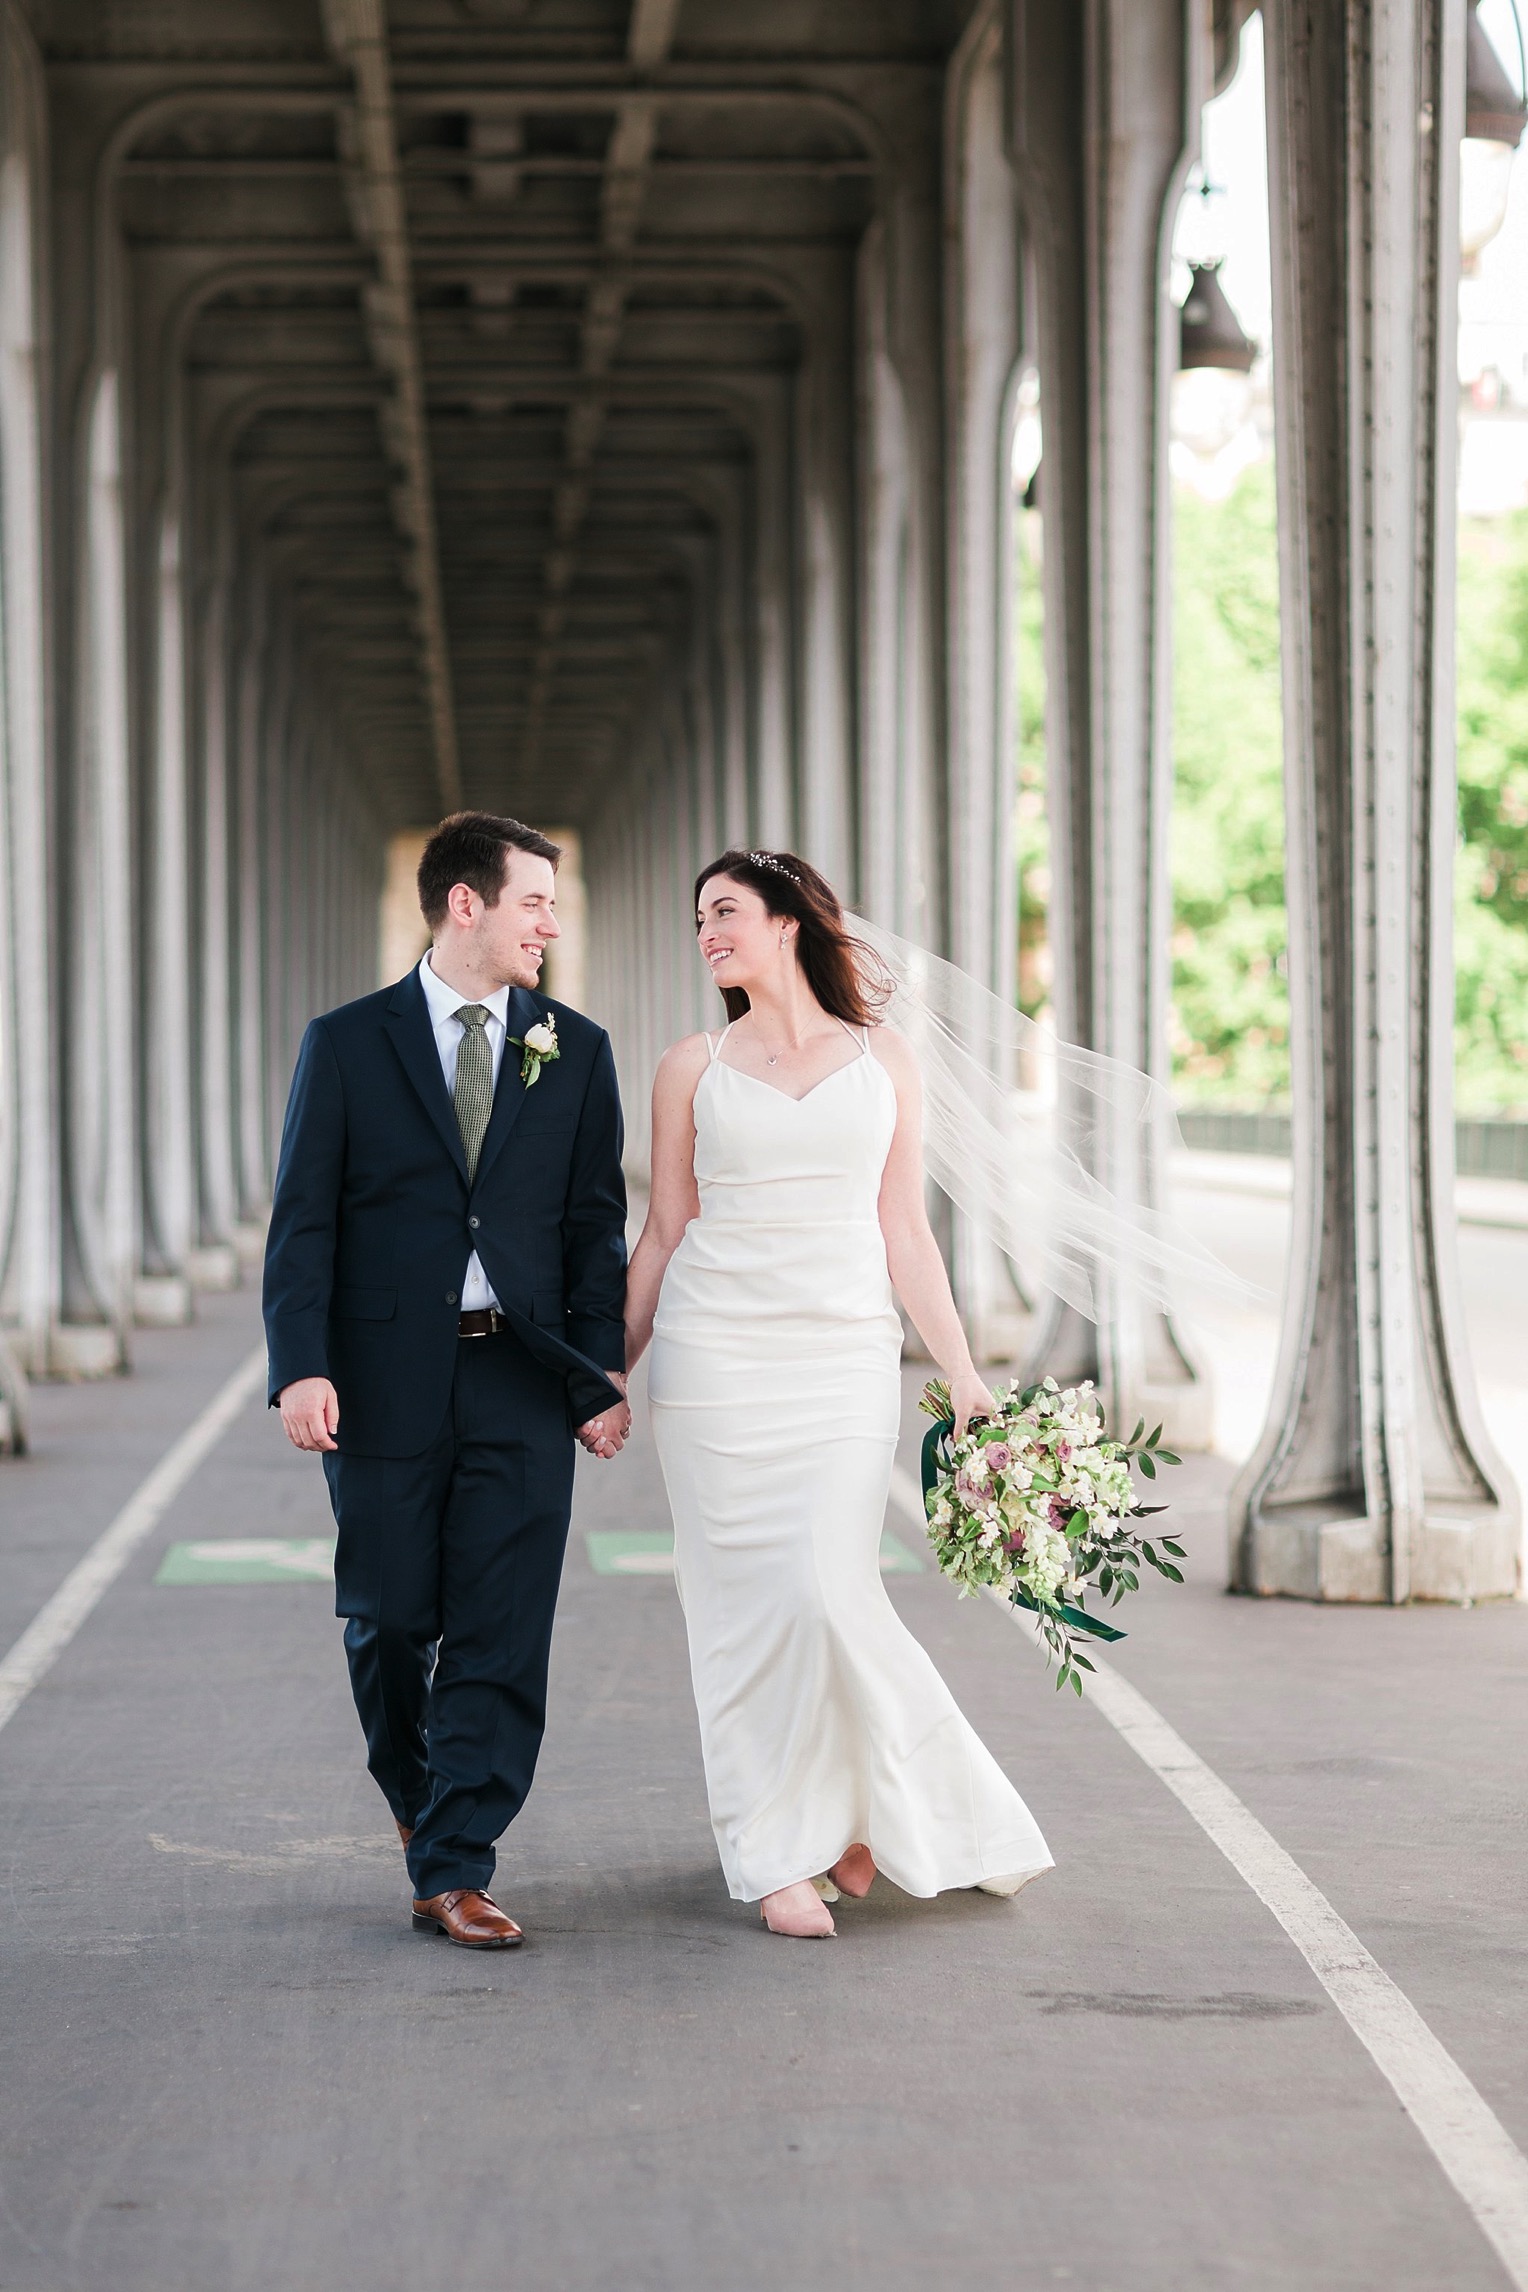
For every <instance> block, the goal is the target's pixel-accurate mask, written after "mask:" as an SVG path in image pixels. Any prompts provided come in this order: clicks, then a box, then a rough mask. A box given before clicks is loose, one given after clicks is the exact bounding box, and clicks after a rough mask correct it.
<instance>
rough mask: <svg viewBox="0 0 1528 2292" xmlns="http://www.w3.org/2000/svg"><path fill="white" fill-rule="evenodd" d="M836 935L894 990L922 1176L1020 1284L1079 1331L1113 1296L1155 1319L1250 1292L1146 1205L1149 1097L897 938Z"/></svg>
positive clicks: (1158, 1130) (1151, 1135) (1158, 1138)
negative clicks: (1072, 1319) (918, 1094)
mask: <svg viewBox="0 0 1528 2292" xmlns="http://www.w3.org/2000/svg"><path fill="white" fill-rule="evenodd" d="M844 921H845V923H846V925H847V927H848V929H849V930H850V931H851V932H852V933H853V934H854V936H855V937H856V938H857V939H859V940H860V941H862V942H863V943H864V945H865V946H866V947H868V948H869V949H870V951H871V952H872V954H874V955H875V956H876V957H877V958H878V959H879V961H880V963H881V965H882V966H883V968H884V970H885V972H886V974H887V976H888V978H889V979H890V981H891V985H892V992H891V994H890V997H889V999H888V1000H887V1001H886V1003H885V1004H884V1005H883V1007H882V1016H883V1017H884V1018H885V1019H887V1020H889V1021H890V1023H891V1024H892V1025H893V1026H895V1027H896V1028H897V1029H898V1030H899V1032H901V1033H902V1034H903V1035H905V1036H906V1037H907V1039H908V1041H909V1042H910V1043H911V1045H912V1046H913V1049H914V1050H915V1052H916V1053H917V1057H918V1064H919V1067H920V1070H921V1072H922V1077H923V1095H924V1114H923V1146H924V1158H925V1162H926V1164H927V1168H928V1171H929V1174H930V1176H931V1177H933V1178H934V1179H935V1180H936V1182H937V1183H938V1184H939V1185H940V1186H941V1187H942V1188H943V1190H944V1192H945V1193H946V1194H948V1196H949V1197H950V1200H951V1201H952V1202H953V1203H954V1204H955V1205H956V1207H957V1208H958V1209H960V1210H962V1211H964V1212H965V1214H966V1216H967V1217H969V1218H970V1219H971V1220H972V1221H973V1223H974V1224H975V1225H976V1227H977V1228H978V1229H979V1230H980V1231H981V1232H983V1233H985V1234H987V1235H988V1236H990V1238H991V1239H992V1240H993V1241H994V1242H995V1243H996V1244H997V1245H998V1247H999V1248H1000V1249H1001V1250H1003V1251H1004V1252H1005V1254H1006V1255H1007V1256H1008V1257H1009V1258H1010V1259H1011V1260H1012V1262H1013V1264H1014V1266H1015V1267H1016V1268H1017V1270H1018V1272H1019V1275H1020V1278H1021V1280H1022V1281H1024V1282H1025V1283H1026V1284H1033V1285H1035V1286H1036V1287H1039V1288H1043V1289H1047V1290H1050V1291H1052V1292H1053V1293H1054V1294H1055V1295H1056V1296H1057V1297H1060V1298H1063V1299H1064V1300H1065V1301H1066V1303H1067V1304H1069V1305H1073V1306H1075V1307H1076V1309H1077V1311H1078V1312H1079V1313H1081V1314H1084V1315H1085V1316H1086V1317H1087V1319H1088V1320H1090V1321H1101V1320H1102V1319H1104V1317H1105V1314H1106V1312H1107V1310H1108V1305H1109V1302H1110V1300H1111V1299H1114V1300H1118V1299H1119V1298H1121V1297H1122V1296H1133V1297H1134V1298H1136V1299H1137V1300H1139V1301H1142V1302H1145V1303H1148V1304H1150V1305H1155V1306H1159V1307H1163V1308H1166V1307H1168V1306H1169V1305H1178V1304H1182V1303H1184V1302H1185V1301H1191V1299H1192V1297H1193V1295H1194V1294H1195V1293H1204V1292H1210V1293H1213V1294H1216V1295H1219V1296H1221V1297H1234V1298H1236V1299H1237V1300H1238V1301H1239V1302H1242V1303H1245V1302H1247V1300H1248V1299H1249V1298H1251V1297H1254V1296H1255V1295H1257V1294H1258V1293H1257V1292H1256V1291H1255V1290H1254V1289H1253V1288H1252V1286H1251V1285H1250V1284H1249V1283H1247V1282H1245V1281H1243V1280H1242V1279H1241V1278H1240V1277H1239V1276H1238V1275H1236V1274H1234V1273H1232V1272H1231V1270H1230V1268H1229V1267H1227V1266H1225V1265H1222V1263H1221V1262H1220V1260H1219V1258H1217V1257H1216V1256H1215V1255H1214V1254H1213V1252H1212V1251H1210V1250H1208V1249H1206V1248H1205V1246H1204V1244H1203V1243H1202V1242H1201V1241H1199V1240H1198V1238H1197V1237H1196V1236H1195V1235H1194V1234H1193V1233H1192V1232H1191V1231H1190V1230H1189V1228H1188V1227H1187V1226H1186V1225H1184V1224H1183V1223H1182V1222H1181V1221H1180V1220H1178V1219H1176V1218H1174V1217H1172V1216H1171V1215H1170V1214H1169V1213H1168V1212H1167V1211H1165V1210H1164V1209H1162V1208H1160V1207H1158V1206H1157V1205H1156V1204H1154V1203H1153V1202H1152V1201H1150V1200H1148V1199H1147V1198H1146V1193H1145V1190H1144V1189H1145V1188H1146V1187H1147V1186H1149V1185H1150V1183H1151V1174H1152V1172H1153V1171H1156V1172H1158V1173H1160V1172H1161V1171H1162V1170H1163V1168H1164V1157H1165V1156H1166V1154H1167V1153H1168V1151H1169V1150H1170V1148H1171V1146H1173V1145H1174V1144H1176V1143H1177V1139H1178V1126H1177V1121H1176V1118H1175V1116H1174V1113H1173V1108H1172V1101H1171V1099H1170V1098H1169V1096H1168V1094H1167V1092H1166V1091H1165V1090H1164V1089H1163V1087H1162V1085H1161V1084H1160V1083H1158V1082H1153V1081H1152V1079H1151V1077H1150V1076H1149V1075H1145V1074H1142V1073H1140V1072H1139V1070H1138V1069H1137V1068H1135V1067H1132V1066H1127V1065H1125V1064H1124V1062H1123V1061H1122V1060H1120V1059H1113V1058H1106V1057H1104V1056H1103V1055H1102V1054H1101V1053H1099V1052H1097V1051H1089V1050H1082V1049H1080V1048H1079V1047H1078V1046H1077V1045H1076V1044H1075V1043H1068V1042H1063V1041H1061V1040H1059V1039H1058V1038H1057V1037H1056V1036H1055V1035H1053V1034H1051V1033H1050V1031H1049V1030H1048V1029H1047V1028H1044V1027H1042V1026H1039V1025H1038V1024H1037V1023H1036V1022H1035V1021H1034V1020H1033V1019H1030V1018H1026V1016H1025V1015H1024V1013H1023V1012H1022V1011H1019V1010H1015V1009H1014V1008H1012V1007H1011V1006H1010V1005H1009V1004H1007V1003H1005V1002H1004V1001H1003V1000H1002V998H1001V997H1000V996H998V995H995V994H993V993H992V991H991V989H990V988H988V987H984V986H982V985H981V984H980V982H979V981H977V980H976V979H973V978H972V977H971V976H970V974H969V973H968V972H965V971H962V970H959V969H957V967H956V966H955V965H954V964H953V963H946V962H944V961H942V960H941V959H940V957H939V956H937V955H930V954H929V953H928V952H927V951H926V949H924V948H921V947H918V946H916V945H915V944H914V943H913V942H912V941H911V940H908V939H903V938H900V937H899V936H898V935H897V933H896V932H894V931H886V930H883V929H882V928H881V926H880V925H879V924H875V923H871V922H868V921H867V920H866V918H865V917H863V916H860V915H853V914H846V915H845V917H844Z"/></svg>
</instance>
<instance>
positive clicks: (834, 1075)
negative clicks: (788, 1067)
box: [708, 1043, 870, 1106]
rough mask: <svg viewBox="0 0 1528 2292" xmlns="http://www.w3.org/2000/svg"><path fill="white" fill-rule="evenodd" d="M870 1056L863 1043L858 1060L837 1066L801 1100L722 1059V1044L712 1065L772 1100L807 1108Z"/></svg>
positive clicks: (788, 1091)
mask: <svg viewBox="0 0 1528 2292" xmlns="http://www.w3.org/2000/svg"><path fill="white" fill-rule="evenodd" d="M869 1056H870V1045H869V1044H868V1043H861V1044H860V1047H859V1056H858V1057H857V1058H846V1059H845V1060H844V1063H843V1065H842V1066H835V1067H834V1068H833V1069H832V1070H831V1072H830V1073H828V1074H825V1075H823V1076H822V1077H821V1079H820V1080H819V1081H817V1082H814V1083H813V1085H812V1087H811V1089H810V1090H804V1091H803V1092H802V1093H801V1096H800V1097H799V1098H798V1097H797V1096H796V1094H795V1092H794V1091H790V1090H781V1089H780V1088H779V1086H778V1085H777V1084H776V1083H773V1082H765V1081H764V1080H763V1078H762V1076H760V1075H757V1074H750V1073H749V1072H748V1070H747V1068H746V1067H741V1066H734V1065H733V1064H732V1063H731V1061H730V1060H729V1059H724V1058H723V1057H722V1053H721V1045H720V1043H718V1044H717V1046H716V1049H715V1051H714V1053H713V1054H712V1058H711V1065H712V1066H719V1067H722V1068H724V1069H725V1071H726V1072H727V1073H728V1074H735V1075H738V1076H740V1077H741V1079H742V1080H743V1081H744V1082H751V1083H754V1084H756V1085H757V1087H758V1088H759V1089H760V1090H767V1091H768V1092H769V1095H770V1097H771V1098H783V1099H784V1101H785V1103H786V1105H787V1106H805V1104H806V1102H807V1100H808V1099H809V1098H815V1097H816V1096H817V1093H818V1091H819V1090H825V1089H826V1088H827V1086H828V1084H829V1083H830V1082H835V1081H836V1080H837V1079H838V1077H839V1075H841V1074H852V1072H853V1071H854V1069H855V1067H857V1066H858V1065H860V1063H861V1062H862V1061H863V1060H865V1059H867V1058H869ZM708 1071H709V1069H708Z"/></svg>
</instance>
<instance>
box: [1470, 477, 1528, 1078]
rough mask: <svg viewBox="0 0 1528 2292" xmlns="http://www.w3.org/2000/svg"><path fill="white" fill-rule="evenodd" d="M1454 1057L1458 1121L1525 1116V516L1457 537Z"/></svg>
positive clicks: (1481, 523) (1473, 524) (1474, 525)
mask: <svg viewBox="0 0 1528 2292" xmlns="http://www.w3.org/2000/svg"><path fill="white" fill-rule="evenodd" d="M1458 662H1459V669H1458V674H1459V830H1460V842H1459V860H1458V867H1457V871H1456V874H1455V879H1454V880H1455V898H1456V913H1455V937H1454V954H1455V963H1456V966H1457V979H1456V995H1455V1005H1454V1009H1455V1029H1454V1061H1455V1084H1456V1089H1457V1092H1458V1100H1459V1108H1460V1111H1461V1113H1465V1114H1489V1113H1500V1112H1503V1111H1508V1110H1510V1111H1513V1112H1517V1113H1522V1112H1524V1111H1528V511H1524V510H1519V511H1517V512H1516V513H1515V514H1514V515H1513V516H1511V517H1504V518H1491V519H1485V518H1470V519H1464V520H1462V521H1461V523H1460V529H1459V640H1458Z"/></svg>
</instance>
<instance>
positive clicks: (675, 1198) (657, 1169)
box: [626, 1035, 710, 1375]
mask: <svg viewBox="0 0 1528 2292" xmlns="http://www.w3.org/2000/svg"><path fill="white" fill-rule="evenodd" d="M709 1056H710V1051H709V1046H708V1045H707V1042H706V1038H705V1036H704V1035H688V1036H686V1038H685V1040H684V1041H683V1042H682V1043H675V1044H674V1045H673V1047H672V1049H670V1050H666V1051H665V1052H664V1054H663V1056H662V1058H661V1059H660V1060H659V1061H658V1072H657V1074H656V1075H655V1076H654V1078H653V1148H652V1191H651V1193H650V1194H649V1195H648V1200H647V1222H646V1224H645V1225H644V1226H643V1228H642V1239H641V1240H640V1241H639V1242H638V1244H637V1246H636V1248H635V1249H634V1250H633V1251H632V1253H631V1266H630V1269H629V1271H628V1273H627V1276H626V1369H627V1374H628V1375H629V1374H630V1372H631V1371H632V1370H633V1369H634V1368H635V1367H636V1365H637V1363H638V1362H639V1361H640V1360H641V1358H642V1355H643V1354H644V1353H645V1352H646V1350H647V1344H648V1340H649V1338H650V1337H651V1336H652V1333H653V1315H654V1314H655V1313H656V1312H657V1310H658V1291H659V1290H660V1288H661V1287H662V1286H663V1276H664V1274H665V1272H666V1271H667V1268H668V1261H669V1259H670V1258H671V1257H672V1256H673V1254H674V1252H675V1250H676V1249H677V1248H678V1247H679V1244H680V1242H681V1240H682V1239H683V1238H684V1229H685V1227H686V1226H687V1225H688V1224H689V1222H690V1220H691V1219H692V1218H696V1217H699V1215H700V1197H699V1195H698V1194H697V1192H696V1190H695V1086H696V1084H697V1083H698V1082H699V1081H700V1078H701V1076H702V1075H703V1074H704V1073H705V1071H706V1061H707V1059H708V1057H709Z"/></svg>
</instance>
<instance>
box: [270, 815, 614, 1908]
mask: <svg viewBox="0 0 1528 2292" xmlns="http://www.w3.org/2000/svg"><path fill="white" fill-rule="evenodd" d="M559 857H560V852H559V848H558V846H557V845H556V844H554V843H552V842H550V841H549V840H548V839H547V837H545V836H542V835H538V834H537V833H536V831H535V830H534V829H533V828H526V827H522V826H521V824H520V823H519V821H518V820H506V819H499V818H496V817H495V816H494V815H493V814H492V813H489V812H457V813H454V814H453V815H452V817H451V818H450V819H448V820H444V821H442V823H441V825H440V827H439V828H438V829H437V830H436V832H435V834H434V835H433V836H432V837H431V838H430V840H429V842H428V843H427V844H426V846H425V849H424V855H423V857H422V859H421V860H420V863H419V904H420V907H421V908H422V909H423V911H424V916H425V920H426V922H427V923H428V924H429V926H430V929H431V931H432V933H433V935H434V944H433V945H432V947H431V948H430V950H429V952H428V953H427V954H426V955H425V957H424V959H423V960H422V962H421V963H420V965H419V967H418V969H417V970H416V971H411V972H410V973H409V974H408V976H407V978H405V979H401V980H400V981H399V982H398V984H397V986H395V987H387V988H384V989H383V990H382V992H381V993H380V994H376V995H367V996H364V997H363V998H362V999H361V1001H360V1002H357V1003H347V1004H346V1005H345V1006H344V1007H343V1008H342V1009H340V1010H337V1011H330V1012H328V1013H327V1014H326V1016H324V1017H323V1018H319V1019H315V1020H314V1021H313V1023H312V1025H311V1026H310V1027H309V1028H308V1031H307V1034H306V1035H305V1036H304V1038H303V1045H302V1050H301V1053H300V1055H299V1057H298V1061H297V1072H296V1075H295V1077H294V1079H293V1083H292V1095H291V1100H290V1102H289V1104H288V1107H287V1118H286V1129H285V1133H284V1135H283V1138H282V1142H281V1163H280V1168H279V1170H278V1171H277V1176H276V1194H275V1202H274V1205H273V1207H272V1211H271V1226H270V1240H269V1243H268V1245H267V1250H266V1260H265V1329H266V1338H267V1342H268V1344H269V1348H270V1398H271V1405H272V1406H273V1407H275V1406H278V1405H279V1407H280V1410H281V1419H282V1423H283V1425H284V1426H285V1428H286V1431H287V1434H288V1436H289V1438H290V1439H291V1440H292V1442H293V1443H294V1445H295V1446H296V1447H298V1448H301V1449H312V1450H318V1451H321V1452H322V1454H323V1459H324V1472H325V1474H326V1476H327V1478H328V1482H329V1494H330V1498H331V1500H332V1502H333V1506H334V1517H335V1521H336V1523H337V1526H338V1531H339V1534H338V1548H337V1551H336V1554H335V1564H334V1574H335V1584H336V1588H337V1595H338V1596H337V1598H336V1602H335V1606H336V1611H337V1613H338V1614H340V1615H342V1616H344V1617H345V1618H346V1623H345V1652H346V1654H347V1656H348V1657H349V1660H350V1680H351V1686H352V1688H353V1690H354V1693H355V1701H356V1709H357V1711H358V1712H359V1713H360V1718H361V1726H362V1728H363V1729H364V1731H365V1735H366V1746H367V1754H368V1756H367V1764H368V1766H369V1767H370V1769H371V1772H372V1774H373V1775H375V1777H376V1779H377V1781H378V1783H379V1784H380V1785H381V1787H382V1791H383V1794H384V1796H385V1797H386V1799H387V1802H388V1805H389V1806H390V1807H391V1808H392V1811H393V1815H394V1818H395V1820H396V1822H397V1825H398V1830H399V1834H400V1836H401V1837H402V1840H403V1843H404V1847H405V1849H406V1851H407V1855H408V1866H409V1873H410V1876H411V1877H412V1879H413V1884H414V1896H415V1900H414V1924H415V1926H416V1928H419V1929H421V1930H422V1931H425V1932H439V1933H442V1934H444V1935H445V1936H446V1938H447V1940H448V1941H452V1942H458V1943H461V1944H462V1945H464V1946H465V1947H467V1948H470V1949H505V1948H509V1947H512V1946H513V1945H514V1944H516V1943H518V1942H519V1941H520V1940H521V1938H522V1937H521V1932H520V1928H519V1927H518V1926H517V1925H516V1924H515V1922H514V1920H513V1919H512V1918H509V1917H506V1916H505V1914H504V1912H503V1911H502V1910H501V1909H500V1908H499V1907H498V1905H497V1904H496V1903H495V1902H494V1901H493V1900H492V1899H491V1897H490V1896H489V1894H488V1893H487V1891H486V1889H487V1886H488V1882H489V1880H490V1879H491V1878H492V1876H493V1868H494V1841H495V1840H496V1839H497V1838H498V1837H499V1836H500V1834H501V1833H502V1832H503V1831H504V1830H505V1829H506V1828H507V1826H508V1825H509V1823H510V1822H511V1821H512V1820H513V1819H514V1817H515V1815H516V1814H517V1813H518V1812H519V1810H520V1807H521V1805H522V1804H523V1802H524V1799H525V1795H526V1793H527V1791H528V1790H529V1789H530V1784H531V1776H532V1774H533V1772H534V1770H535V1765H536V1754H537V1752H538V1750H539V1749H540V1746H541V1735H542V1729H543V1726H544V1724H545V1719H546V1680H547V1659H548V1654H549V1649H550V1642H551V1633H552V1610H553V1607H554V1605H555V1603H556V1599H557V1586H558V1579H559V1576H560V1574H561V1570H562V1556H563V1546H564V1543H565V1542H566V1539H567V1533H568V1513H569V1508H570V1506H571V1502H572V1490H573V1442H574V1438H575V1428H576V1437H577V1438H578V1439H579V1440H580V1441H581V1442H582V1443H583V1445H584V1447H585V1448H586V1449H588V1450H589V1451H590V1452H591V1453H592V1454H593V1455H596V1456H604V1457H609V1456H614V1455H615V1454H616V1453H617V1452H618V1451H619V1450H620V1448H621V1447H622V1446H623V1445H624V1443H625V1440H626V1437H627V1434H628V1433H629V1431H630V1428H631V1415H630V1411H629V1410H628V1408H627V1406H626V1401H625V1397H624V1394H625V1379H624V1377H623V1376H622V1375H621V1366H622V1363H623V1361H624V1359H625V1350H624V1338H623V1331H622V1307H623V1299H624V1292H625V1280H626V1240H625V1234H626V1190H625V1185H624V1182H623V1180H622V1176H621V1108H620V1100H619V1098H618V1096H617V1094H616V1079H615V1063H614V1060H613V1059H612V1057H611V1052H610V1041H609V1037H608V1036H607V1035H606V1034H605V1033H604V1032H603V1030H602V1029H601V1028H599V1027H597V1026H595V1025H594V1023H593V1022H592V1020H589V1019H586V1018H583V1017H581V1016H580V1015H579V1013H578V1012H576V1011H572V1010H568V1009H567V1008H565V1007H564V1006H563V1005H562V1004H560V1003H552V1002H550V1001H549V1000H548V999H547V997H546V996H544V995H542V994H539V993H537V992H536V983H537V980H538V978H539V977H540V973H541V963H542V957H543V955H544V953H545V951H546V948H547V945H548V944H549V942H550V941H552V940H554V939H556V938H557V937H558V926H557V918H556V905H555V894H556V868H557V861H558V859H559Z"/></svg>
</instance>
